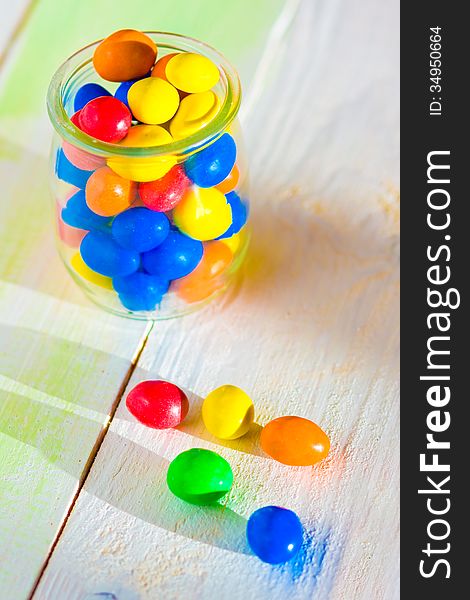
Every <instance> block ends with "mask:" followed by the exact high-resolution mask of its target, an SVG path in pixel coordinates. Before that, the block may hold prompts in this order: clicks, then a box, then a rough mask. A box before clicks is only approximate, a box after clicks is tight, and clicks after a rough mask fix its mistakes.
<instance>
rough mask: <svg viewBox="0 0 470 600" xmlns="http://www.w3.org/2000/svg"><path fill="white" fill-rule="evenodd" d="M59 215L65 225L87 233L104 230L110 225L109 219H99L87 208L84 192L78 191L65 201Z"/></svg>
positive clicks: (98, 216)
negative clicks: (93, 230)
mask: <svg viewBox="0 0 470 600" xmlns="http://www.w3.org/2000/svg"><path fill="white" fill-rule="evenodd" d="M61 215H62V221H63V222H64V223H67V225H70V226H71V227H77V228H78V229H86V230H87V231H90V230H91V229H97V230H106V229H107V228H108V227H109V225H110V223H111V219H110V218H109V217H101V216H100V215H97V214H96V213H94V212H93V211H92V210H90V209H89V208H88V205H87V203H86V200H85V191H84V190H78V192H76V193H75V194H74V195H73V196H71V197H70V198H69V199H68V200H67V204H66V206H65V207H64V208H63V209H62V213H61Z"/></svg>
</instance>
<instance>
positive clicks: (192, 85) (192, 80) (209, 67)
mask: <svg viewBox="0 0 470 600" xmlns="http://www.w3.org/2000/svg"><path fill="white" fill-rule="evenodd" d="M165 75H166V78H167V79H168V81H169V82H170V83H172V84H173V85H174V86H175V87H176V88H178V89H179V90H182V91H183V92H188V93H190V94H195V93H197V92H207V91H208V90H210V89H211V88H212V87H214V85H215V84H216V83H217V82H218V81H219V78H220V73H219V69H218V68H217V67H216V66H215V65H214V63H213V62H212V61H211V60H210V59H208V58H207V57H205V56H202V55H201V54H195V53H193V52H182V53H181V54H177V55H176V56H173V58H172V59H170V60H169V61H168V63H167V65H166V68H165ZM131 89H132V88H131Z"/></svg>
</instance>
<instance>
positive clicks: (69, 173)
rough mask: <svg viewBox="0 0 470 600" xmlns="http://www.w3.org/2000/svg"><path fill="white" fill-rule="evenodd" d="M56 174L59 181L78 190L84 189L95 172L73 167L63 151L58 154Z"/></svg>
mask: <svg viewBox="0 0 470 600" xmlns="http://www.w3.org/2000/svg"><path fill="white" fill-rule="evenodd" d="M55 174H56V175H57V177H58V178H59V179H62V181H65V182H66V183H70V184H71V185H74V186H75V187H78V188H84V187H85V186H86V183H87V181H88V179H89V178H90V176H91V175H92V174H93V171H85V170H83V169H79V168H78V167H76V166H75V165H73V164H72V163H71V162H70V161H69V159H68V158H67V157H66V156H65V153H64V151H63V150H59V151H58V152H57V156H56V161H55Z"/></svg>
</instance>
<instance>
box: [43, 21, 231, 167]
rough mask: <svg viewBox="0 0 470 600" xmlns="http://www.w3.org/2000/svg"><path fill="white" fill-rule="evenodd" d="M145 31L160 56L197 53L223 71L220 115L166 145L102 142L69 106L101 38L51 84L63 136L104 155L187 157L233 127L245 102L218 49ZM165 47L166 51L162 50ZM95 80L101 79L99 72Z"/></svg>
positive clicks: (51, 106) (51, 108) (53, 114)
mask: <svg viewBox="0 0 470 600" xmlns="http://www.w3.org/2000/svg"><path fill="white" fill-rule="evenodd" d="M144 33H146V34H147V35H148V36H150V37H151V38H152V39H153V40H154V41H155V43H156V44H157V47H158V49H159V56H162V55H163V54H167V53H169V52H197V53H199V54H203V55H204V56H206V57H207V58H209V59H210V60H212V62H214V63H215V64H216V65H217V67H218V68H219V71H220V85H221V86H222V91H223V93H224V97H223V99H222V98H221V108H220V111H219V112H218V114H217V115H216V117H215V118H214V119H213V120H212V121H210V122H209V123H208V124H207V125H205V126H204V127H203V128H202V129H200V130H199V131H197V132H196V133H194V134H192V135H190V136H188V137H186V138H183V139H180V140H175V141H173V142H171V143H170V144H165V145H162V146H148V147H128V146H121V145H119V144H110V143H108V142H102V141H101V140H98V139H96V138H93V137H91V136H89V135H87V134H86V133H84V132H83V131H81V130H80V129H78V127H76V126H75V125H74V124H73V123H72V122H71V121H70V117H69V115H68V113H67V110H66V106H67V104H68V103H69V102H70V101H71V97H72V95H74V93H75V91H76V89H78V88H77V87H76V86H77V84H78V85H82V84H83V83H86V82H87V79H86V75H87V74H88V75H90V74H91V72H92V69H93V66H92V58H93V53H94V51H95V48H96V46H98V44H100V43H101V41H102V40H98V41H97V42H94V43H92V44H89V45H88V46H85V47H84V48H82V49H81V50H79V51H78V52H76V53H75V54H73V55H72V56H71V57H70V58H68V59H67V60H66V61H65V62H64V63H63V64H62V65H61V66H60V67H59V68H58V69H57V71H56V72H55V73H54V75H53V77H52V80H51V83H50V85H49V89H48V92H47V110H48V113H49V118H50V120H51V123H52V125H53V126H54V129H55V130H56V131H57V133H58V134H59V136H60V137H61V138H62V139H64V140H66V141H67V142H69V143H70V144H73V145H74V146H77V147H79V148H81V149H83V150H85V151H88V152H91V153H93V154H97V155H99V156H103V157H109V156H116V155H118V156H133V157H150V156H152V157H154V156H159V155H168V154H184V155H185V156H187V155H190V154H192V153H193V152H196V151H198V150H200V149H201V148H202V147H204V146H206V145H207V144H209V143H211V142H212V141H213V140H215V139H216V138H217V137H219V136H220V135H222V133H223V132H224V131H225V130H226V129H227V128H228V127H229V125H230V123H231V122H232V121H233V120H234V118H235V117H236V115H237V113H238V110H239V107H240V102H241V86H240V80H239V77H238V74H237V71H236V69H235V68H234V67H233V66H232V65H231V64H230V63H229V62H228V61H227V60H226V59H225V57H224V56H223V55H222V54H221V53H220V52H218V51H217V50H216V49H215V48H212V47H211V46H209V45H208V44H205V43H204V42H200V41H199V40H196V39H194V38H190V37H187V36H184V35H179V34H174V33H166V32H160V31H145V32H144ZM161 50H164V51H165V52H164V53H160V51H161ZM93 79H94V80H95V79H97V75H95V77H94V78H93ZM104 83H106V82H104ZM108 83H109V82H108ZM218 85H219V84H218Z"/></svg>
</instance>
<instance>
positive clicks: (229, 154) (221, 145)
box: [184, 133, 237, 188]
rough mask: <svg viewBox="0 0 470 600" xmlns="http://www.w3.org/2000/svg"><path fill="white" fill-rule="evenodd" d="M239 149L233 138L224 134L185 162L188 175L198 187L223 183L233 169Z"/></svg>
mask: <svg viewBox="0 0 470 600" xmlns="http://www.w3.org/2000/svg"><path fill="white" fill-rule="evenodd" d="M236 157H237V148H236V145H235V142H234V140H233V137H232V136H231V135H230V134H228V133H224V134H223V135H222V136H221V137H220V138H219V139H218V140H216V141H215V142H213V143H212V144H211V145H210V146H207V148H204V149H203V150H200V151H199V152H195V153H194V154H193V155H192V156H190V157H189V158H188V160H187V161H186V162H185V165H184V168H185V169H186V175H187V176H188V177H189V179H191V181H193V182H194V183H195V184H196V185H198V186H199V187H203V188H210V187H213V186H215V185H218V184H219V183H221V182H222V181H223V180H224V179H225V178H226V177H227V176H228V174H229V173H230V171H231V170H232V169H233V166H234V164H235V159H236Z"/></svg>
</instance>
